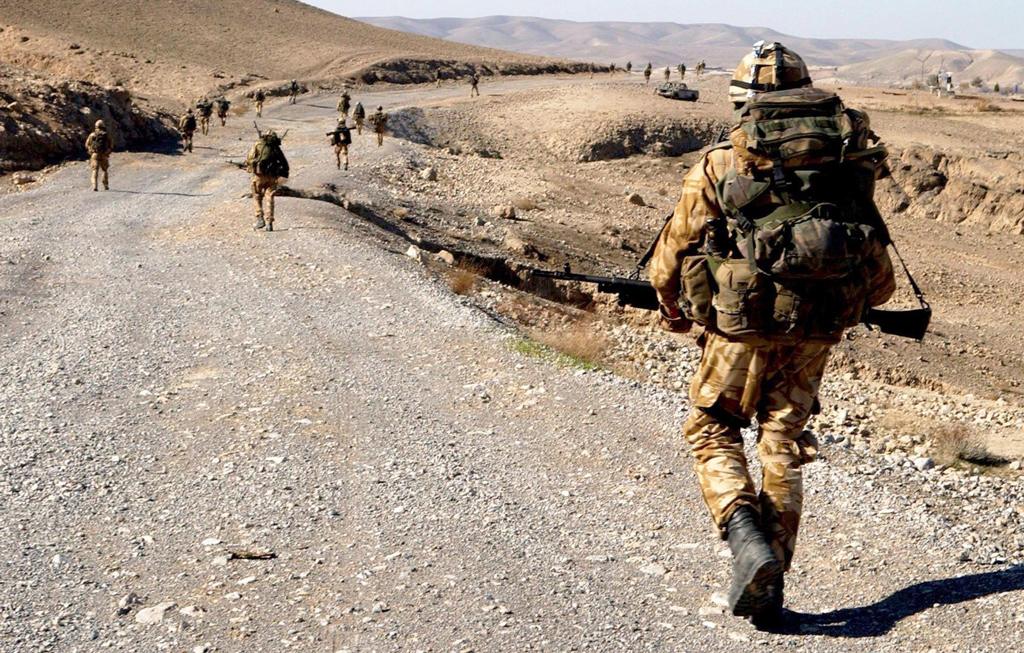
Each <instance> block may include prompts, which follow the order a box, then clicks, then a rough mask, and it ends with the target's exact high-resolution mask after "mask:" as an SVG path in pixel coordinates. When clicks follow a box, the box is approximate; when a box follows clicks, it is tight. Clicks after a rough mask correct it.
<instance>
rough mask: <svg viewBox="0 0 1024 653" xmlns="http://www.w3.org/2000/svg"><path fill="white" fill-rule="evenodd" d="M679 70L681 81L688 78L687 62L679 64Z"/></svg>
mask: <svg viewBox="0 0 1024 653" xmlns="http://www.w3.org/2000/svg"><path fill="white" fill-rule="evenodd" d="M678 70H679V81H683V80H684V79H686V64H684V63H681V64H679V68H678Z"/></svg>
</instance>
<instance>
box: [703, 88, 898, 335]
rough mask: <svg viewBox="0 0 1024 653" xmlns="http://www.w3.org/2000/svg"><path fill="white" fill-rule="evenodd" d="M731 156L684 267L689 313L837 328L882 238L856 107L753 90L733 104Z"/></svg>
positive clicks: (741, 326)
mask: <svg viewBox="0 0 1024 653" xmlns="http://www.w3.org/2000/svg"><path fill="white" fill-rule="evenodd" d="M737 117H738V124H737V126H736V127H735V128H734V129H733V131H732V133H731V134H730V137H729V141H730V142H731V144H732V149H733V160H734V163H735V165H734V167H733V169H732V170H730V171H729V172H728V173H727V174H725V175H724V176H723V178H722V179H720V180H719V183H718V185H717V187H716V189H715V192H716V195H717V198H718V203H719V205H720V206H721V208H722V210H723V213H724V219H713V220H711V221H709V224H708V227H707V234H706V251H707V253H708V256H706V257H704V259H703V260H700V261H693V262H690V264H689V265H688V266H687V269H686V270H684V284H686V283H688V286H689V287H688V292H687V296H688V303H689V306H688V307H687V308H688V313H690V315H691V318H693V319H695V321H697V322H701V323H703V324H706V325H708V326H710V327H712V328H713V329H715V330H716V331H718V332H720V333H723V334H726V335H729V336H734V337H740V338H742V337H752V338H758V337H767V338H768V339H773V340H778V339H786V338H792V339H794V340H797V339H826V340H832V339H835V338H837V337H838V336H839V335H840V334H841V333H842V331H843V329H845V328H847V327H850V326H853V325H855V324H857V323H858V322H859V321H860V319H861V317H862V315H863V313H864V310H865V308H866V307H865V305H864V304H865V301H866V297H867V279H866V277H865V273H864V268H865V263H866V262H867V261H868V260H869V259H871V258H873V257H876V256H878V253H879V251H880V250H884V248H885V246H886V245H887V244H888V243H889V236H888V232H887V230H886V228H885V224H884V222H883V220H882V217H881V215H880V214H879V212H878V209H877V207H876V206H875V203H874V199H873V193H874V180H875V169H876V167H877V166H878V165H880V164H881V162H882V161H883V160H884V158H885V156H886V153H885V149H884V148H883V147H881V146H874V147H869V143H870V139H871V138H873V134H872V133H871V132H870V129H868V128H867V125H866V122H865V121H863V119H862V115H861V114H858V113H856V112H853V111H849V110H847V109H846V108H845V107H844V106H843V103H842V101H841V100H840V99H839V97H838V96H836V95H835V94H832V93H828V92H825V91H821V90H818V89H813V88H803V89H793V90H786V91H775V92H769V93H761V94H759V95H757V96H756V97H754V98H752V99H751V100H750V101H748V102H747V103H746V104H744V105H743V106H742V107H741V108H740V109H739V110H738V111H737Z"/></svg>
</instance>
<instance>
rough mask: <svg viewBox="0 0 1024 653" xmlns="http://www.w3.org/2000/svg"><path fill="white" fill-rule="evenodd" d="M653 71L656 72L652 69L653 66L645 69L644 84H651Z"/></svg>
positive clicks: (649, 65)
mask: <svg viewBox="0 0 1024 653" xmlns="http://www.w3.org/2000/svg"><path fill="white" fill-rule="evenodd" d="M652 70H654V69H653V68H652V67H651V64H647V67H646V68H644V83H645V84H648V83H650V81H651V71H652Z"/></svg>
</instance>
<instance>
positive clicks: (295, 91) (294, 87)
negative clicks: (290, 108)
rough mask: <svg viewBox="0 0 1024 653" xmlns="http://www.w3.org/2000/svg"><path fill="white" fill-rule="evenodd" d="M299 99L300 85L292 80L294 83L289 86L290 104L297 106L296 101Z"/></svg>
mask: <svg viewBox="0 0 1024 653" xmlns="http://www.w3.org/2000/svg"><path fill="white" fill-rule="evenodd" d="M298 97H299V83H298V82H297V81H295V80H294V79H293V80H292V83H291V84H290V85H289V86H288V104H295V100H296V99H297V98H298Z"/></svg>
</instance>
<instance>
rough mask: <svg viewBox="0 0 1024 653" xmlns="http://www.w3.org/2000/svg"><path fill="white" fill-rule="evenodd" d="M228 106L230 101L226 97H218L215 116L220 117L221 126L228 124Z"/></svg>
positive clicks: (229, 106)
mask: <svg viewBox="0 0 1024 653" xmlns="http://www.w3.org/2000/svg"><path fill="white" fill-rule="evenodd" d="M230 108H231V102H230V101H229V100H227V99H226V98H220V99H219V100H217V117H218V118H220V126H221V127H224V126H226V125H227V124H228V109H230Z"/></svg>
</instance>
